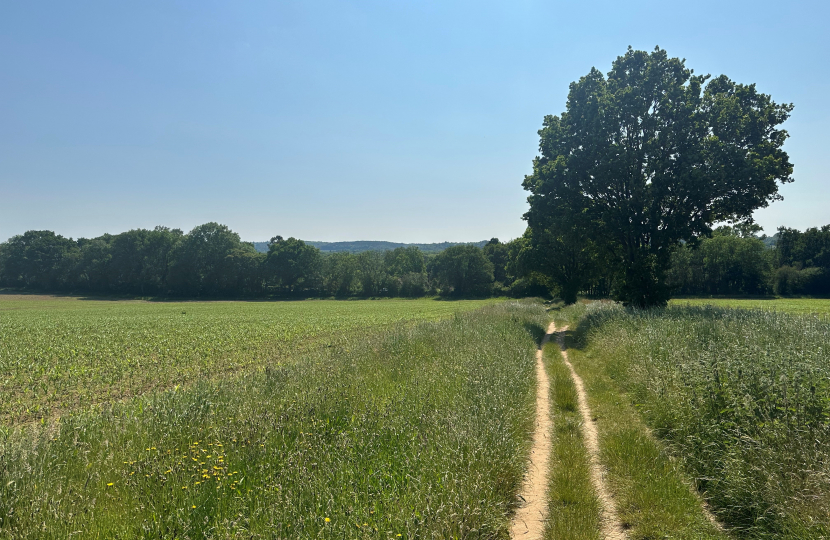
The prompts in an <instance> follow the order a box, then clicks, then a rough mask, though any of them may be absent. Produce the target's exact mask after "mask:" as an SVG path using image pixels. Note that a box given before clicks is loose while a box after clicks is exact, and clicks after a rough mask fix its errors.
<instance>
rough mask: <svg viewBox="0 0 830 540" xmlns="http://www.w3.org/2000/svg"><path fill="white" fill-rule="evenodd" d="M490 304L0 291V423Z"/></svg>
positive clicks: (115, 397)
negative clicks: (126, 297) (94, 297)
mask: <svg viewBox="0 0 830 540" xmlns="http://www.w3.org/2000/svg"><path fill="white" fill-rule="evenodd" d="M486 303H492V301H458V302H445V301H437V300H374V301H371V300H363V301H333V300H332V301H327V300H320V301H303V302H164V303H153V302H140V301H88V300H80V299H76V298H49V297H47V298H45V299H44V298H43V297H26V296H10V295H9V296H3V295H0V394H2V396H3V399H0V425H2V424H10V423H11V424H13V423H18V422H26V421H32V420H36V419H42V418H49V417H52V416H55V415H58V414H65V413H66V412H69V411H73V410H78V409H83V408H86V407H88V406H90V405H94V404H97V403H105V402H109V401H113V400H120V399H124V398H129V397H133V396H136V395H140V394H143V393H145V392H147V391H149V390H153V389H156V388H172V387H175V386H176V385H183V384H186V383H190V382H192V381H195V380H199V379H203V378H216V377H224V376H227V375H228V374H232V373H235V372H238V371H240V370H246V369H250V368H252V367H253V368H256V367H259V366H262V365H264V364H265V363H268V362H275V361H277V360H279V359H280V358H285V357H287V356H289V355H292V354H295V353H296V352H297V351H298V350H301V349H303V348H305V347H308V346H310V345H316V344H319V343H321V342H325V343H336V342H338V341H339V340H341V339H343V337H344V336H346V335H348V334H349V333H352V332H355V331H363V330H365V329H367V328H375V329H377V328H382V327H386V326H388V325H391V324H395V323H399V322H401V321H418V320H434V319H440V318H444V317H447V316H451V315H452V314H453V313H457V312H459V311H464V310H469V309H474V308H477V307H480V306H482V305H485V304H486Z"/></svg>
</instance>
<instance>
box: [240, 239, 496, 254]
mask: <svg viewBox="0 0 830 540" xmlns="http://www.w3.org/2000/svg"><path fill="white" fill-rule="evenodd" d="M487 242H488V241H487V240H482V241H480V242H439V243H436V244H404V243H401V242H383V241H379V240H357V241H355V242H315V241H310V240H305V243H306V244H309V245H312V246H314V247H316V248H317V249H319V250H320V251H322V252H323V253H334V252H336V251H346V252H348V253H360V252H363V251H386V250H390V249H395V248H399V247H410V246H415V247H417V248H418V249H420V250H421V251H423V252H424V253H438V252H441V251H444V250H445V249H447V248H448V247H452V246H458V245H465V244H470V245H473V246H478V247H484V245H485V244H486V243H487ZM254 247H255V248H256V250H257V251H259V252H260V253H267V252H268V242H254Z"/></svg>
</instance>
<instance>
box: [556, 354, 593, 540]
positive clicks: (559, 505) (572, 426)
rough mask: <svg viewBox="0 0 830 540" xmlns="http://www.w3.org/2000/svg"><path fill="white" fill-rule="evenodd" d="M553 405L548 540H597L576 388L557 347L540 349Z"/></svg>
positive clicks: (589, 467)
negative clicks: (542, 350) (548, 378)
mask: <svg viewBox="0 0 830 540" xmlns="http://www.w3.org/2000/svg"><path fill="white" fill-rule="evenodd" d="M544 358H545V367H546V368H547V372H548V376H549V377H550V392H551V403H552V405H553V411H552V417H553V431H552V433H551V439H552V440H551V460H550V463H551V467H550V479H549V483H548V521H547V524H546V527H545V536H544V537H545V538H546V539H549V540H600V538H601V535H600V516H601V509H600V503H599V499H597V496H596V493H595V492H594V488H593V485H592V484H591V465H590V458H589V457H588V453H587V451H586V449H585V445H584V441H583V438H582V431H581V425H582V416H581V415H580V414H579V404H578V402H577V396H576V387H574V384H573V381H572V380H571V374H570V371H568V368H567V367H566V366H565V364H564V363H563V362H562V356H561V353H560V351H559V345H558V344H556V343H548V344H547V345H545V349H544Z"/></svg>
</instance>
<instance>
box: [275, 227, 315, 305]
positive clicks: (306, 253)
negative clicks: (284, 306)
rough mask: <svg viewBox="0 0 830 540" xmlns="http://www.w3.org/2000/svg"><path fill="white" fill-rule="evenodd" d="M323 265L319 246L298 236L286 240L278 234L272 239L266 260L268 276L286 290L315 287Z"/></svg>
mask: <svg viewBox="0 0 830 540" xmlns="http://www.w3.org/2000/svg"><path fill="white" fill-rule="evenodd" d="M321 266H322V260H321V258H320V252H319V251H318V250H317V248H314V247H311V246H309V245H307V244H306V243H305V242H303V241H302V240H297V239H296V238H289V239H287V240H284V239H283V238H282V237H281V236H276V237H274V238H272V239H271V243H270V244H269V246H268V258H267V259H266V260H265V267H266V276H267V278H268V279H269V281H271V282H272V283H274V285H276V286H277V287H280V288H282V289H283V290H284V291H288V292H295V291H297V290H298V289H301V288H302V289H308V288H312V287H314V286H315V285H316V279H317V275H318V273H319V272H320V267H321Z"/></svg>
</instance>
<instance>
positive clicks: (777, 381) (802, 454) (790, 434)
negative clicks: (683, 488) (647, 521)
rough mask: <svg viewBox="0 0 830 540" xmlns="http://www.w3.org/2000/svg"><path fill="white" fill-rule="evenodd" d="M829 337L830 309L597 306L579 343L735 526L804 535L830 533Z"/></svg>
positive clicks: (748, 533) (770, 534)
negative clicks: (822, 312)
mask: <svg viewBox="0 0 830 540" xmlns="http://www.w3.org/2000/svg"><path fill="white" fill-rule="evenodd" d="M828 336H830V320H828V319H827V318H826V316H825V317H817V316H795V315H789V314H785V313H782V312H776V311H760V310H752V311H749V310H734V309H722V308H714V307H703V308H701V307H683V306H679V307H670V308H668V309H666V310H652V311H625V310H622V309H620V308H618V307H606V308H604V309H602V308H600V307H599V306H589V310H588V314H587V316H586V318H585V319H584V320H583V322H582V323H581V324H580V325H579V329H578V335H577V341H576V343H577V346H578V347H580V348H583V349H584V350H585V352H586V355H592V356H594V357H595V358H596V364H597V366H600V369H602V370H604V372H605V373H606V374H607V375H608V376H609V377H610V378H613V379H614V380H615V381H617V382H618V383H619V384H621V385H622V386H623V388H624V389H625V390H626V391H627V392H628V393H629V395H630V396H631V399H632V400H633V401H634V403H635V404H637V406H638V408H639V410H640V411H641V413H642V416H643V417H644V418H645V419H646V421H647V422H648V424H649V425H650V426H651V427H652V428H653V429H654V431H655V434H656V435H657V436H658V437H660V438H661V439H663V440H665V441H667V442H668V443H669V444H670V445H671V447H672V448H673V449H674V451H675V452H676V455H678V456H679V457H681V458H682V463H683V464H684V465H685V467H686V468H687V470H688V471H689V472H690V474H691V475H692V476H693V477H694V478H696V479H697V483H698V488H699V489H700V491H701V492H702V493H704V494H705V496H706V498H707V499H708V500H709V502H710V504H711V505H712V507H713V510H714V511H715V513H716V515H717V516H718V517H719V518H720V519H721V520H722V521H723V522H724V523H725V524H726V525H727V526H728V527H730V528H733V529H734V530H736V531H737V532H738V533H739V534H740V535H741V536H742V537H748V538H777V539H781V538H785V539H786V538H791V539H799V540H804V539H811V538H816V539H818V538H825V537H826V536H827V535H828V534H829V533H830V520H828V516H829V515H830V497H829V496H828V494H830V469H828V464H830V454H828V448H830V384H828V380H830V367H828V366H830V357H828V349H827V343H828ZM621 455H622V454H621Z"/></svg>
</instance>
